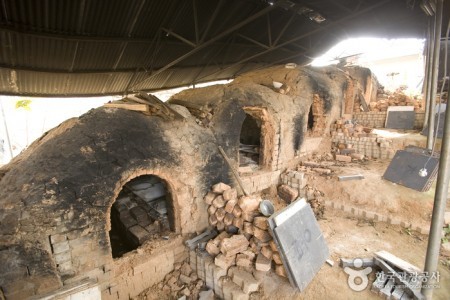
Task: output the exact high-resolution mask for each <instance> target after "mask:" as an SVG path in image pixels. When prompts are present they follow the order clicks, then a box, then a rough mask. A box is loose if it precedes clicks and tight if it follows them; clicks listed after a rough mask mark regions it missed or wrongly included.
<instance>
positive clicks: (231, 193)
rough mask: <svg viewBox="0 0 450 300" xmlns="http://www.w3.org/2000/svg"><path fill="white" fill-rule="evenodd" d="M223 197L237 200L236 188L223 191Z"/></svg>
mask: <svg viewBox="0 0 450 300" xmlns="http://www.w3.org/2000/svg"><path fill="white" fill-rule="evenodd" d="M223 198H224V199H225V200H227V201H231V200H237V191H236V189H234V188H232V189H228V190H225V191H224V192H223Z"/></svg>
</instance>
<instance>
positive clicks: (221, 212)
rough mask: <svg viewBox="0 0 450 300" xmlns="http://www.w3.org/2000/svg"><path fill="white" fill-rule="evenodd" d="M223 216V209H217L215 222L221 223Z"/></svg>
mask: <svg viewBox="0 0 450 300" xmlns="http://www.w3.org/2000/svg"><path fill="white" fill-rule="evenodd" d="M225 214H226V212H225V210H224V209H223V208H219V209H217V211H216V213H215V215H216V218H217V220H218V221H219V222H222V221H223V219H224V218H225Z"/></svg>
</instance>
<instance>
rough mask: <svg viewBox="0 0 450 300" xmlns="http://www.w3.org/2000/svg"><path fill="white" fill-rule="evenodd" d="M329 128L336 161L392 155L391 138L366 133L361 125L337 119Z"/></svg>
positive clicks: (390, 156)
mask: <svg viewBox="0 0 450 300" xmlns="http://www.w3.org/2000/svg"><path fill="white" fill-rule="evenodd" d="M331 130H332V132H331V136H332V140H331V141H332V143H333V145H334V146H335V148H336V152H335V153H336V156H335V158H336V160H337V161H342V162H351V161H352V159H357V160H361V159H363V158H364V156H366V157H369V158H380V159H388V158H389V159H391V158H392V157H394V154H395V151H394V150H393V148H392V140H390V139H386V138H383V137H378V135H377V134H373V133H366V132H365V128H364V127H363V126H361V125H354V124H353V123H351V122H347V123H345V122H344V121H343V120H338V121H336V124H334V125H333V126H332V127H331Z"/></svg>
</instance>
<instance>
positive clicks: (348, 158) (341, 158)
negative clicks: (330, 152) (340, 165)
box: [335, 154, 352, 162]
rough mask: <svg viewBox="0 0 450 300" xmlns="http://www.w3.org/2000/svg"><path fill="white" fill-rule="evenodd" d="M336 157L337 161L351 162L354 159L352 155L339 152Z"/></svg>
mask: <svg viewBox="0 0 450 300" xmlns="http://www.w3.org/2000/svg"><path fill="white" fill-rule="evenodd" d="M335 159H336V160H337V161H341V162H351V161H352V157H351V156H347V155H339V154H336V157H335Z"/></svg>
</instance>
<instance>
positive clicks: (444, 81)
mask: <svg viewBox="0 0 450 300" xmlns="http://www.w3.org/2000/svg"><path fill="white" fill-rule="evenodd" d="M449 31H450V20H449V21H448V24H447V31H446V33H445V46H444V73H443V79H442V86H441V90H440V94H439V107H438V112H437V115H438V117H437V122H436V130H435V132H434V141H433V147H432V149H431V154H430V156H429V157H428V159H427V161H426V162H425V165H424V166H423V169H425V170H426V168H427V164H428V163H429V162H430V160H431V157H433V155H434V150H435V148H436V139H437V136H438V132H439V122H440V121H441V100H442V94H443V93H444V87H445V84H446V83H447V77H448V75H447V54H448V52H447V51H448V36H449ZM449 89H450V88H448V89H447V107H446V109H450V107H449V106H448V104H449V103H448V100H449V99H448V90H449ZM431 100H432V99H430V101H431Z"/></svg>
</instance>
